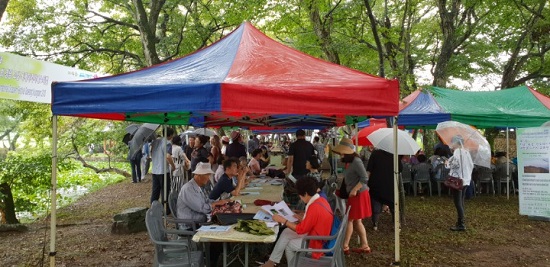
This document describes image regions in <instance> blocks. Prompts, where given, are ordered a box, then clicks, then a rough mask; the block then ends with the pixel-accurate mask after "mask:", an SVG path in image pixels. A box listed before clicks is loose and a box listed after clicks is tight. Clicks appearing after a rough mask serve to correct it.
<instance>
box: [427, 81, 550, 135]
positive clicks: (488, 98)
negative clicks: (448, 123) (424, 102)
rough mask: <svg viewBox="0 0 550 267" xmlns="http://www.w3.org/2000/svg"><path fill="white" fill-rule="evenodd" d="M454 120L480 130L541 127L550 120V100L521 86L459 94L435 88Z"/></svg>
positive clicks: (437, 98)
mask: <svg viewBox="0 0 550 267" xmlns="http://www.w3.org/2000/svg"><path fill="white" fill-rule="evenodd" d="M429 91H430V92H431V93H432V94H433V96H434V98H435V100H436V101H437V103H438V104H439V105H440V106H441V107H442V108H443V109H444V110H446V111H447V112H448V113H450V114H451V120H453V121H459V122H462V123H466V124H469V125H473V126H475V127H477V128H493V127H498V128H508V127H520V128H522V127H538V126H540V125H542V124H543V123H544V122H546V121H548V120H550V98H548V97H546V96H544V95H543V94H541V93H539V92H537V91H535V90H533V89H531V88H528V87H527V86H519V87H514V88H509V89H504V90H497V91H482V92H480V91H459V90H452V89H445V88H439V87H431V88H430V89H429Z"/></svg>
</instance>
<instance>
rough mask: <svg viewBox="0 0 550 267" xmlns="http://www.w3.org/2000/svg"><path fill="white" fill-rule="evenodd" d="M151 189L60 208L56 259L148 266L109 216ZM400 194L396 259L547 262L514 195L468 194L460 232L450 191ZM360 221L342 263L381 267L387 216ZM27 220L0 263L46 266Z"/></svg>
mask: <svg viewBox="0 0 550 267" xmlns="http://www.w3.org/2000/svg"><path fill="white" fill-rule="evenodd" d="M150 190H151V181H150V179H149V180H147V181H145V182H142V183H138V184H132V183H130V181H124V182H122V183H119V184H115V185H111V186H109V187H106V188H103V189H101V190H99V191H96V192H93V193H90V194H88V195H86V196H83V197H82V198H80V199H79V200H78V201H77V202H75V203H73V204H72V205H70V206H68V207H65V208H63V209H61V210H60V211H59V212H58V218H59V220H58V229H57V244H56V248H57V256H56V263H57V264H56V265H57V266H151V264H152V258H153V246H152V244H151V242H150V240H149V237H148V236H147V233H146V232H141V233H137V234H129V235H113V234H111V224H112V217H113V215H114V214H116V213H118V212H120V211H122V210H124V209H127V208H131V207H147V206H148V203H149V196H150V195H149V194H150ZM406 201H407V203H406V204H407V224H406V225H404V226H403V229H402V231H401V259H402V261H401V266H550V224H549V223H548V222H540V221H530V220H528V219H527V218H526V217H525V216H520V215H518V198H517V197H513V198H512V199H510V200H506V198H505V197H503V196H500V197H493V196H481V197H476V198H474V199H472V200H468V201H467V203H466V209H467V219H468V227H469V229H468V231H467V232H465V233H453V232H450V231H449V230H448V227H449V226H450V224H452V222H453V220H454V218H455V216H456V214H455V211H454V209H453V207H452V200H451V199H450V197H449V196H445V195H444V196H442V197H437V196H434V197H420V196H419V197H407V198H406ZM365 225H366V226H367V231H368V238H369V243H370V245H371V248H372V249H373V253H372V254H369V255H351V256H347V257H346V263H347V266H366V265H368V266H388V265H389V263H390V262H391V261H392V259H393V256H394V249H393V248H394V242H393V240H394V239H393V227H392V222H391V216H390V215H388V214H384V215H383V216H382V217H381V222H380V227H379V230H378V231H372V228H371V227H370V221H368V220H366V222H365ZM28 227H29V230H28V231H27V232H24V233H15V232H10V233H0V240H1V242H0V266H42V263H43V264H44V266H48V265H49V259H48V257H47V254H48V252H49V218H48V219H45V220H41V221H37V222H35V223H32V224H29V225H28ZM355 239H356V238H352V244H351V245H352V246H355V245H356V244H355V243H353V242H356V240H355ZM43 255H44V256H43ZM251 266H254V265H251Z"/></svg>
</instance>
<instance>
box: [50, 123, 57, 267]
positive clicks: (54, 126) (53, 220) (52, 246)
mask: <svg viewBox="0 0 550 267" xmlns="http://www.w3.org/2000/svg"><path fill="white" fill-rule="evenodd" d="M52 136H53V138H52V189H51V193H50V197H51V200H52V204H51V205H52V206H51V214H50V216H51V217H50V253H49V257H50V266H51V267H53V266H55V254H56V253H57V252H56V251H55V233H56V224H57V222H56V220H57V217H56V216H57V213H56V209H57V115H53V117H52Z"/></svg>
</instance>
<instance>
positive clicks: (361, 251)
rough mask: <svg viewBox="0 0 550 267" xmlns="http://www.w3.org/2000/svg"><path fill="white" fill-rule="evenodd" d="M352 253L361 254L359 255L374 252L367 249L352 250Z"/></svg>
mask: <svg viewBox="0 0 550 267" xmlns="http://www.w3.org/2000/svg"><path fill="white" fill-rule="evenodd" d="M351 251H353V252H355V253H359V254H370V253H371V252H372V250H371V249H370V247H365V248H352V249H351Z"/></svg>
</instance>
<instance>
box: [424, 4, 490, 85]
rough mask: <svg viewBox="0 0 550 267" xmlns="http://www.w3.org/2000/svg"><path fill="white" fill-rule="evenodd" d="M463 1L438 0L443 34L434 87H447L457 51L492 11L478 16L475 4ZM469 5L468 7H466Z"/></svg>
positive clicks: (486, 11)
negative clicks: (452, 60) (453, 58)
mask: <svg viewBox="0 0 550 267" xmlns="http://www.w3.org/2000/svg"><path fill="white" fill-rule="evenodd" d="M462 2H463V1H462V0H438V1H437V7H438V13H439V19H440V25H439V26H440V28H441V32H442V33H443V37H442V39H443V42H442V45H441V52H440V54H439V55H438V59H437V62H436V65H435V70H434V73H433V75H434V80H433V85H434V86H441V87H445V86H446V85H447V81H448V79H449V72H448V70H449V62H450V61H451V58H452V56H453V54H454V53H455V51H456V50H457V49H458V48H459V47H460V46H461V45H463V44H464V42H465V41H466V40H467V39H468V38H469V37H470V36H471V35H472V33H473V31H474V29H475V28H476V26H477V25H478V23H479V22H480V21H481V18H483V17H485V16H486V14H487V13H488V12H490V10H485V11H484V12H485V13H483V14H476V12H475V8H474V7H475V6H476V5H475V3H473V2H467V1H466V2H465V4H463V3H462ZM466 4H467V5H466Z"/></svg>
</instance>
